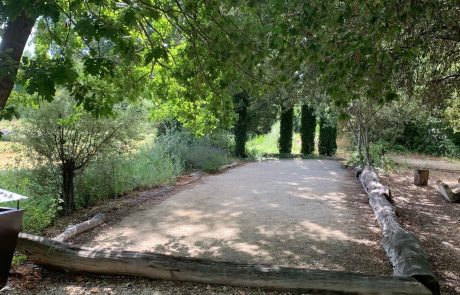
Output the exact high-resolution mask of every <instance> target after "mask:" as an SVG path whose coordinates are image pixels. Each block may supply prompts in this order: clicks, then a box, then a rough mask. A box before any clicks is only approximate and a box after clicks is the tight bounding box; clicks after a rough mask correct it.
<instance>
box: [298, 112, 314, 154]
mask: <svg viewBox="0 0 460 295" xmlns="http://www.w3.org/2000/svg"><path fill="white" fill-rule="evenodd" d="M300 123H301V126H300V137H301V139H302V147H301V151H300V153H301V154H303V155H310V154H313V152H314V150H315V131H316V117H315V114H314V109H313V108H310V107H308V106H307V105H305V104H304V105H302V115H301V122H300Z"/></svg>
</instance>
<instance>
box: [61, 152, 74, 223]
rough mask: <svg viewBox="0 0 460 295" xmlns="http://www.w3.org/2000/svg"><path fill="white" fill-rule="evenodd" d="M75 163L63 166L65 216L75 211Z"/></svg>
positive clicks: (68, 162)
mask: <svg viewBox="0 0 460 295" xmlns="http://www.w3.org/2000/svg"><path fill="white" fill-rule="evenodd" d="M74 178H75V163H74V162H73V161H72V160H70V161H67V162H65V163H64V164H63V165H62V199H63V200H64V208H63V210H64V215H68V214H70V213H71V212H72V211H74V210H75V189H74Z"/></svg>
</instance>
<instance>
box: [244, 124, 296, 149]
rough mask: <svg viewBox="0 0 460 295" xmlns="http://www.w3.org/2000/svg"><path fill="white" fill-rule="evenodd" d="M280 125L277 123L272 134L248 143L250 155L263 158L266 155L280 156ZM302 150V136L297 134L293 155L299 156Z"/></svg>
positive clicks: (294, 140)
mask: <svg viewBox="0 0 460 295" xmlns="http://www.w3.org/2000/svg"><path fill="white" fill-rule="evenodd" d="M279 129H280V123H279V122H277V123H275V124H274V125H273V126H272V128H271V130H270V132H269V133H267V134H264V135H257V136H255V137H253V138H252V139H251V140H249V141H248V143H247V149H248V151H249V153H250V154H252V155H256V156H262V155H266V154H278V152H279V151H278V139H279V137H280V135H279ZM300 149H301V142H300V134H298V133H295V134H294V135H293V140H292V153H293V154H299V153H300Z"/></svg>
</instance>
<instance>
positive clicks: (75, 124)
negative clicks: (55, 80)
mask: <svg viewBox="0 0 460 295" xmlns="http://www.w3.org/2000/svg"><path fill="white" fill-rule="evenodd" d="M136 112H137V111H136V110H135V109H132V108H130V109H128V110H125V111H121V112H119V114H118V117H115V118H99V119H97V118H95V117H94V116H93V115H92V114H90V113H88V112H86V111H84V110H83V109H82V108H81V107H80V106H78V105H77V104H76V103H75V101H74V100H72V99H71V98H70V97H69V94H68V93H66V92H61V93H60V94H59V96H58V97H57V98H55V99H54V100H53V101H52V102H43V103H42V104H41V105H40V107H39V108H38V109H36V110H31V111H30V112H29V113H28V114H27V115H26V116H25V118H24V124H23V126H22V128H21V134H22V137H23V143H24V145H25V147H26V154H27V156H28V158H29V159H30V160H31V161H32V163H34V164H35V167H44V166H48V167H50V171H51V175H52V178H53V179H60V181H59V183H60V186H59V190H58V191H59V195H60V197H61V198H62V200H63V210H64V212H65V214H67V213H70V212H71V211H72V210H74V209H75V204H76V203H75V195H74V184H73V181H74V177H75V174H76V173H81V171H83V170H84V169H85V168H86V167H87V165H88V164H89V163H90V162H91V161H93V160H94V159H95V158H96V157H98V156H100V155H102V154H104V153H108V152H110V151H113V150H119V151H121V150H123V149H126V148H128V147H129V145H130V144H131V143H133V141H134V140H135V139H137V138H138V136H139V135H138V131H139V130H138V129H139V126H141V124H140V123H139V121H138V120H139V118H140V116H139V114H137V113H136Z"/></svg>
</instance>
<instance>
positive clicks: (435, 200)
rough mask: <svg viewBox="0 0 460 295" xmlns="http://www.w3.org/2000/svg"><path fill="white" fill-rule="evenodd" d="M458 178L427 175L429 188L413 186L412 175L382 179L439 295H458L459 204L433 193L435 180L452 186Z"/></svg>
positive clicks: (459, 278)
mask: <svg viewBox="0 0 460 295" xmlns="http://www.w3.org/2000/svg"><path fill="white" fill-rule="evenodd" d="M457 178H458V174H455V173H448V172H440V171H430V180H429V182H428V186H425V187H417V186H415V185H414V184H413V171H412V170H406V171H401V172H393V173H391V174H390V175H389V176H386V177H382V182H384V183H385V184H387V185H388V186H390V187H391V189H392V193H393V197H394V201H395V206H396V212H397V214H398V215H399V220H400V221H401V224H402V225H403V226H404V227H406V228H407V229H408V230H410V231H411V232H413V233H414V234H415V235H416V236H417V237H418V238H419V239H420V242H421V244H422V247H423V248H424V249H425V250H426V252H427V254H428V256H429V261H430V263H431V265H432V266H433V270H434V272H435V275H436V276H437V277H438V279H439V283H440V285H441V294H452V295H454V294H460V284H459V282H460V245H459V241H460V227H459V225H460V211H459V210H460V204H452V203H448V202H447V201H446V200H444V198H443V197H442V196H441V195H440V194H439V192H438V191H437V190H436V188H435V186H436V180H442V181H445V182H446V183H455V182H456V180H457Z"/></svg>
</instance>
